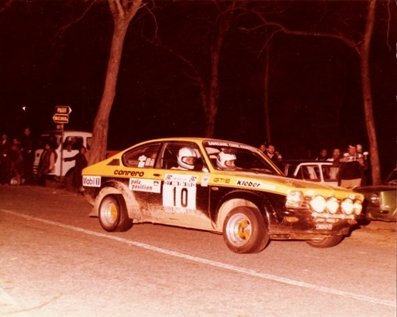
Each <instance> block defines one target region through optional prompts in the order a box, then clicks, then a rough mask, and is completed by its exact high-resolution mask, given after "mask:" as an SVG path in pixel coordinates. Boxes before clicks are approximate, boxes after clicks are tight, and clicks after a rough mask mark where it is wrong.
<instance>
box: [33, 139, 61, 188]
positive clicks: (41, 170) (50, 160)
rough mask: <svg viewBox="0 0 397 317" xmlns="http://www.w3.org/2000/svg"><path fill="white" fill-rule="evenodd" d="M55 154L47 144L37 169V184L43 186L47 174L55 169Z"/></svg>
mask: <svg viewBox="0 0 397 317" xmlns="http://www.w3.org/2000/svg"><path fill="white" fill-rule="evenodd" d="M55 161H56V154H55V151H54V150H53V149H52V148H51V146H50V144H49V143H48V142H47V143H46V144H45V146H44V149H43V152H42V153H41V156H40V161H39V167H38V169H37V176H38V183H39V185H42V186H45V185H46V180H47V176H48V173H49V172H51V171H53V170H54V168H55Z"/></svg>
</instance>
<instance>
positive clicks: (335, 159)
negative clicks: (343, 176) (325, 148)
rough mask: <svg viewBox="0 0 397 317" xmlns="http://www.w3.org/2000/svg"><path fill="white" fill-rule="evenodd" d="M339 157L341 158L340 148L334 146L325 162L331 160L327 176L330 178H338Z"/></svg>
mask: <svg viewBox="0 0 397 317" xmlns="http://www.w3.org/2000/svg"><path fill="white" fill-rule="evenodd" d="M340 159H341V152H340V149H339V148H334V149H333V150H332V156H331V157H329V158H327V162H332V166H331V167H330V169H329V178H330V179H338V177H339V175H338V173H339V165H340Z"/></svg>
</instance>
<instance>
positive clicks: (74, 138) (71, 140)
mask: <svg viewBox="0 0 397 317" xmlns="http://www.w3.org/2000/svg"><path fill="white" fill-rule="evenodd" d="M91 142H92V133H91V132H86V131H59V130H55V131H48V132H44V133H42V134H41V135H40V137H39V140H38V143H37V147H36V151H35V157H34V163H33V172H34V173H35V174H37V168H38V166H39V162H40V156H41V153H42V152H43V148H44V145H45V144H46V143H49V144H50V145H51V146H52V148H53V149H54V150H55V153H56V156H57V160H56V162H55V169H54V171H53V172H51V173H49V175H53V176H56V177H57V179H59V180H61V179H62V178H63V177H64V176H68V175H71V173H72V171H73V168H74V165H75V161H66V162H65V161H64V159H65V158H68V157H73V156H75V155H76V154H77V153H78V152H79V149H80V147H81V146H85V147H86V148H87V149H89V148H90V145H91Z"/></svg>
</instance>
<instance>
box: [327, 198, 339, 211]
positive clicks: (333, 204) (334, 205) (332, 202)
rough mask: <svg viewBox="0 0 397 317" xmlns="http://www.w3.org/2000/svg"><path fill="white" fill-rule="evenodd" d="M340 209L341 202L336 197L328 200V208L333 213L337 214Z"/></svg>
mask: <svg viewBox="0 0 397 317" xmlns="http://www.w3.org/2000/svg"><path fill="white" fill-rule="evenodd" d="M338 209H339V202H338V200H337V199H336V198H335V197H331V198H328V200H327V210H328V211H329V212H330V213H331V214H336V212H337V211H338Z"/></svg>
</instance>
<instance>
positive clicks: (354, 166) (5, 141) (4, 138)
mask: <svg viewBox="0 0 397 317" xmlns="http://www.w3.org/2000/svg"><path fill="white" fill-rule="evenodd" d="M35 146H36V144H35V140H34V138H33V136H32V132H31V130H30V128H24V129H23V132H22V134H21V135H20V136H19V137H13V138H9V136H8V135H7V134H6V133H2V134H1V139H0V184H11V185H20V184H39V185H43V186H45V184H46V181H47V179H48V175H49V174H50V173H51V172H52V171H53V170H54V168H55V162H56V161H57V159H58V158H57V155H56V152H55V151H54V149H53V148H52V146H51V144H49V143H47V144H45V145H44V147H43V151H42V153H41V156H40V160H39V164H38V166H37V171H36V173H35V174H34V173H33V164H34V155H35ZM184 150H185V151H187V149H184ZM259 150H261V151H262V152H263V153H264V154H265V155H266V156H268V157H269V158H270V160H272V161H273V162H274V163H275V164H276V165H277V166H279V167H280V168H282V166H283V157H282V155H281V154H280V152H279V151H278V150H277V149H276V146H275V145H274V144H271V143H269V144H265V143H264V144H261V145H260V146H259ZM182 154H183V153H180V155H179V156H180V158H182V157H183V158H185V159H186V157H188V156H189V155H186V154H183V155H182ZM221 154H223V153H221ZM228 155H229V156H228ZM179 156H178V160H179V159H180V158H179ZM189 157H190V156H189ZM234 159H235V158H234ZM64 160H65V161H70V160H74V161H75V172H74V174H73V177H72V181H73V186H74V187H75V188H76V189H77V190H80V189H81V171H82V169H83V168H84V167H85V166H87V158H86V149H85V148H84V147H82V148H81V149H80V150H79V153H77V154H76V155H75V156H73V157H69V158H65V159H64ZM180 160H181V161H180V162H179V161H178V163H180V164H179V165H180V166H181V168H184V169H187V166H189V164H191V162H190V161H189V162H184V161H182V159H180ZM315 161H327V162H332V164H333V166H334V167H337V169H334V170H336V171H337V173H338V174H337V175H335V177H334V178H335V179H338V182H339V185H340V186H342V187H346V188H353V187H355V186H360V185H365V184H366V171H367V170H368V152H363V147H362V146H361V145H360V144H350V145H348V147H347V149H346V151H345V152H344V153H343V154H342V151H341V149H339V148H334V149H333V150H332V154H331V155H329V154H328V150H327V149H326V148H322V149H321V150H320V151H319V153H318V156H317V157H316V158H315ZM233 162H234V161H233V157H230V154H223V156H222V155H219V158H218V160H217V164H218V167H224V165H225V164H231V165H232V164H233ZM225 166H226V165H225Z"/></svg>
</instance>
